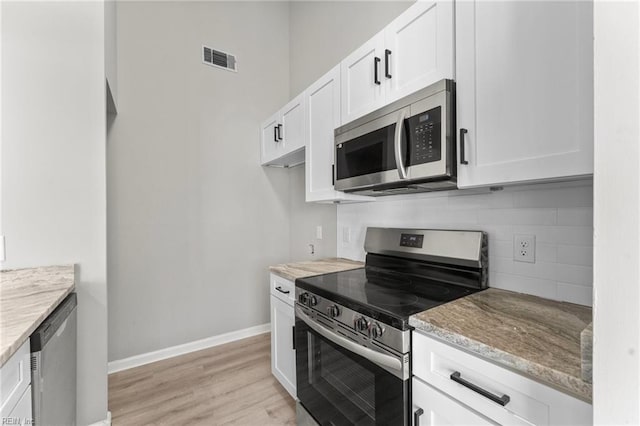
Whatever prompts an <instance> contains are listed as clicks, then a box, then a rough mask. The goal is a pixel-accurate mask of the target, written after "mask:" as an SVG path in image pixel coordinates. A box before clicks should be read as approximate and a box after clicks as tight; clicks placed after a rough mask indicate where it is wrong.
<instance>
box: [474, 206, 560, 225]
mask: <svg viewBox="0 0 640 426" xmlns="http://www.w3.org/2000/svg"><path fill="white" fill-rule="evenodd" d="M556 220H557V211H556V209H487V210H479V211H478V223H488V224H504V225H555V224H556Z"/></svg>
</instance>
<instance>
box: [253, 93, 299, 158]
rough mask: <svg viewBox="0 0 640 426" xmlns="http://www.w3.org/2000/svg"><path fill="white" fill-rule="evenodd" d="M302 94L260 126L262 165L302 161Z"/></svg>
mask: <svg viewBox="0 0 640 426" xmlns="http://www.w3.org/2000/svg"><path fill="white" fill-rule="evenodd" d="M304 120H305V113H304V94H300V95H298V96H296V97H295V98H294V99H293V100H291V101H290V102H289V103H288V104H286V105H285V106H284V108H282V109H281V110H280V111H278V112H277V113H275V114H274V115H273V116H271V117H269V118H268V119H267V120H265V121H264V122H263V123H262V126H261V137H260V140H261V148H262V150H261V152H262V165H263V166H283V167H289V166H295V165H297V164H301V163H303V162H304V147H305V140H304Z"/></svg>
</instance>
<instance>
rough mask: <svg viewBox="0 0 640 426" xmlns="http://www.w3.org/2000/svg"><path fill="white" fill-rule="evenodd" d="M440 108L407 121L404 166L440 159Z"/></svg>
mask: <svg viewBox="0 0 640 426" xmlns="http://www.w3.org/2000/svg"><path fill="white" fill-rule="evenodd" d="M441 117H442V108H441V107H436V108H433V109H431V110H429V111H425V112H423V113H420V114H418V115H415V116H413V117H410V118H409V119H408V120H407V121H408V126H407V129H408V131H409V135H408V137H409V143H408V144H407V148H408V149H407V153H406V155H407V158H406V159H405V160H406V164H407V165H408V166H415V165H417V164H424V163H431V162H433V161H440V159H441V158H442V146H441V145H442V142H441V141H442V119H441Z"/></svg>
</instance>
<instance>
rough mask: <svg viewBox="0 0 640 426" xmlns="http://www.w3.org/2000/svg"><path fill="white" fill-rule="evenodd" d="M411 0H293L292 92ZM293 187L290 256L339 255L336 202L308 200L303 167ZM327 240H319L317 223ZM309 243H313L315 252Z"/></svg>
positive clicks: (296, 171) (294, 177)
mask: <svg viewBox="0 0 640 426" xmlns="http://www.w3.org/2000/svg"><path fill="white" fill-rule="evenodd" d="M411 3H412V2H405V1H393V2H385V1H358V2H354V1H293V2H291V3H290V21H289V32H290V37H289V47H290V52H289V54H290V64H289V70H290V81H289V93H290V95H291V97H293V96H296V95H297V94H298V93H300V92H302V91H303V90H304V89H306V88H307V87H308V86H309V85H310V84H311V83H313V82H314V81H316V80H317V79H318V78H320V77H321V76H322V75H323V74H325V73H326V72H327V71H329V70H330V69H331V68H333V67H334V66H335V65H337V64H338V63H340V61H341V60H342V59H343V58H344V57H345V56H347V55H348V54H349V53H351V52H352V51H353V50H355V49H356V48H357V47H358V46H360V45H361V44H362V43H364V42H365V41H367V40H368V39H369V38H371V37H372V36H374V35H375V34H376V33H377V32H378V31H380V30H382V29H383V28H384V27H385V26H386V25H387V24H388V23H389V22H391V21H392V20H393V19H394V18H395V17H396V16H398V15H400V14H401V13H402V12H403V11H404V10H405V9H406V8H407V7H409V6H410V5H411ZM289 174H290V181H291V183H290V188H291V231H290V232H291V234H290V235H291V237H290V245H291V260H293V261H296V260H302V259H320V258H322V257H330V256H335V255H336V207H335V205H332V204H317V203H313V204H311V203H305V201H304V200H305V189H304V188H305V187H304V167H295V168H292V169H291V170H290V171H289ZM318 225H320V226H322V228H323V239H322V240H317V239H316V226H318ZM309 244H314V245H315V248H316V253H315V255H311V253H310V251H309Z"/></svg>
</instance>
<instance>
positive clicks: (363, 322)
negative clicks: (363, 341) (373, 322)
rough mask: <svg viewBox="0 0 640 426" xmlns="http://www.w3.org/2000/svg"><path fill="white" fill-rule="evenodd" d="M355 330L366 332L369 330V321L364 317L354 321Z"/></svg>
mask: <svg viewBox="0 0 640 426" xmlns="http://www.w3.org/2000/svg"><path fill="white" fill-rule="evenodd" d="M355 325H356V330H358V331H367V329H368V328H369V321H367V319H366V318H365V317H360V318H358V319H357V320H356V324H355Z"/></svg>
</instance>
